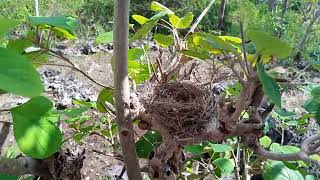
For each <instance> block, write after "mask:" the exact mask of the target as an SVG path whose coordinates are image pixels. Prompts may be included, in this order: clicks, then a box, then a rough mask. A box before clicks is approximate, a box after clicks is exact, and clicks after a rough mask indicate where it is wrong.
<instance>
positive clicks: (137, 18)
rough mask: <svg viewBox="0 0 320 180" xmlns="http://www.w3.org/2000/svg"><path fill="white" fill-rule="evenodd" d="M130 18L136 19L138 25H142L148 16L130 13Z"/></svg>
mask: <svg viewBox="0 0 320 180" xmlns="http://www.w3.org/2000/svg"><path fill="white" fill-rule="evenodd" d="M132 18H133V19H134V20H135V21H137V22H138V23H139V24H140V25H144V24H145V23H146V22H148V21H149V19H148V18H146V17H144V16H141V15H137V14H135V15H132Z"/></svg>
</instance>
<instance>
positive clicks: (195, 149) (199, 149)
mask: <svg viewBox="0 0 320 180" xmlns="http://www.w3.org/2000/svg"><path fill="white" fill-rule="evenodd" d="M184 150H185V151H187V152H190V153H194V154H202V153H204V150H203V145H201V144H194V145H188V146H185V147H184Z"/></svg>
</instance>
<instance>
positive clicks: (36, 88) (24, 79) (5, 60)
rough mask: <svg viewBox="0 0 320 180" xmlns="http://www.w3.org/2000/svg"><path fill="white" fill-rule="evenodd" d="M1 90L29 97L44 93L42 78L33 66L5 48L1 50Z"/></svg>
mask: <svg viewBox="0 0 320 180" xmlns="http://www.w3.org/2000/svg"><path fill="white" fill-rule="evenodd" d="M0 89H2V90H4V91H6V92H12V93H15V94H17V95H22V96H29V97H34V96H39V95H40V94H41V93H42V92H43V86H42V82H41V79H40V76H39V74H38V72H37V71H36V70H35V68H34V67H33V66H32V64H31V63H29V62H28V61H27V60H26V59H25V58H24V57H23V56H21V55H18V54H16V53H14V52H12V51H9V50H8V49H5V48H0Z"/></svg>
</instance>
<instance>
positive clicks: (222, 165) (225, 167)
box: [212, 158, 234, 175]
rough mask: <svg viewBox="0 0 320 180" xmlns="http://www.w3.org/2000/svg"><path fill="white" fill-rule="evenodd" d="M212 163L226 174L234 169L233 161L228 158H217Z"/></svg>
mask: <svg viewBox="0 0 320 180" xmlns="http://www.w3.org/2000/svg"><path fill="white" fill-rule="evenodd" d="M212 163H213V164H214V165H216V166H217V167H218V168H219V169H220V170H221V171H222V172H223V173H224V174H226V175H230V174H231V173H232V171H233V169H234V163H233V162H232V161H231V160H230V159H225V158H218V159H216V160H214V161H213V162H212Z"/></svg>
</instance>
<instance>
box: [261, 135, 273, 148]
mask: <svg viewBox="0 0 320 180" xmlns="http://www.w3.org/2000/svg"><path fill="white" fill-rule="evenodd" d="M259 142H260V144H261V145H262V146H263V147H264V148H268V147H269V146H270V145H271V143H272V140H271V139H270V138H269V137H268V136H263V137H262V138H260V139H259Z"/></svg>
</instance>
